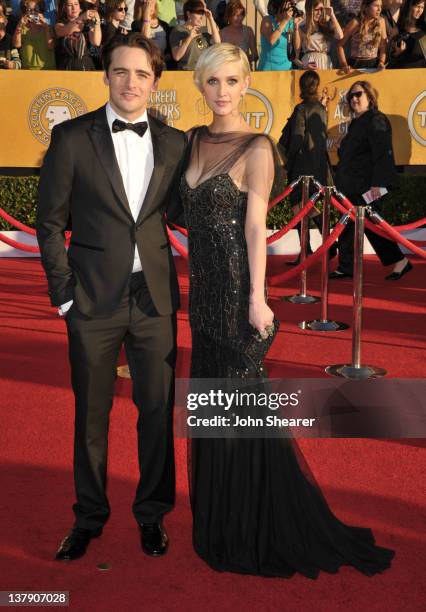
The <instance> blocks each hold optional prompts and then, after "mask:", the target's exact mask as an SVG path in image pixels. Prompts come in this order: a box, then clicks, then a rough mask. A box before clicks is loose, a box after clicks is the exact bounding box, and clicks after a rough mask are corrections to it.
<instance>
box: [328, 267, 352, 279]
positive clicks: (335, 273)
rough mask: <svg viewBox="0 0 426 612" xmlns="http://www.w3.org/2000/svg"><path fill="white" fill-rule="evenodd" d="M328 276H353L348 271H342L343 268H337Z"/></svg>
mask: <svg viewBox="0 0 426 612" xmlns="http://www.w3.org/2000/svg"><path fill="white" fill-rule="evenodd" d="M328 278H353V275H352V274H348V273H347V272H342V270H339V269H337V270H335V271H334V272H331V274H329V276H328Z"/></svg>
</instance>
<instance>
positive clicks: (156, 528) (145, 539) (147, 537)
mask: <svg viewBox="0 0 426 612" xmlns="http://www.w3.org/2000/svg"><path fill="white" fill-rule="evenodd" d="M139 527H140V530H141V545H142V550H143V551H144V553H146V554H147V555H150V556H151V557H159V556H161V555H164V554H165V553H166V551H167V547H168V544H169V538H168V537H167V533H166V532H165V530H164V528H163V526H162V525H161V523H141V524H140V525H139Z"/></svg>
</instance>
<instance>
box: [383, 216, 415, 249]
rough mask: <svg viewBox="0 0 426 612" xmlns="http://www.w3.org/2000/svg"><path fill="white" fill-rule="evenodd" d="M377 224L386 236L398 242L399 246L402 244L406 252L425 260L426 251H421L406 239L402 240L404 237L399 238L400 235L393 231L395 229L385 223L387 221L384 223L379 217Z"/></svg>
mask: <svg viewBox="0 0 426 612" xmlns="http://www.w3.org/2000/svg"><path fill="white" fill-rule="evenodd" d="M379 224H380V226H381V227H383V228H384V230H385V232H386V233H387V234H388V236H391V238H393V239H394V240H396V242H399V243H400V244H403V245H404V246H405V247H406V248H407V249H408V250H410V251H411V252H412V253H415V254H416V255H418V256H419V257H421V258H422V259H426V251H423V249H421V248H420V247H418V246H417V245H415V244H413V243H412V242H411V240H408V239H407V238H404V236H401V234H399V233H398V232H397V231H396V230H395V228H393V227H392V225H389V223H387V221H385V220H384V219H382V218H381V217H380V221H379Z"/></svg>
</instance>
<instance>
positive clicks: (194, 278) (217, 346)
mask: <svg viewBox="0 0 426 612" xmlns="http://www.w3.org/2000/svg"><path fill="white" fill-rule="evenodd" d="M181 192H182V195H183V200H184V202H185V217H186V220H187V223H188V229H189V231H188V247H189V252H190V253H191V257H190V260H189V269H190V282H191V290H190V297H189V317H190V324H191V330H192V335H193V343H195V344H196V345H201V346H199V349H198V350H197V348H195V354H197V353H198V351H199V350H200V351H202V353H203V358H202V359H192V362H191V377H192V378H210V377H212V376H216V377H219V378H225V377H227V376H231V375H233V372H234V369H233V366H234V365H235V364H233V363H232V362H231V363H230V362H229V354H228V359H224V358H223V356H222V354H221V346H222V342H223V341H224V340H225V339H226V340H229V339H232V338H238V337H239V336H241V335H242V334H243V333H244V329H245V328H246V327H247V323H248V295H249V290H250V275H249V268H248V261H247V246H246V242H245V238H244V224H245V217H246V209H247V192H242V191H240V190H239V189H238V187H237V186H236V185H235V183H234V182H233V180H232V179H231V177H230V175H229V174H220V175H218V176H214V177H211V178H209V179H206V180H205V181H203V182H202V183H201V184H199V185H198V186H197V187H196V188H194V189H191V188H190V187H189V185H188V183H187V181H186V178H185V177H183V179H182V185H181ZM203 345H204V349H203ZM193 350H194V347H193ZM225 350H226V351H227V352H228V353H229V344H228V343H227V346H226V347H225Z"/></svg>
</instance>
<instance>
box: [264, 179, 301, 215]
mask: <svg viewBox="0 0 426 612" xmlns="http://www.w3.org/2000/svg"><path fill="white" fill-rule="evenodd" d="M301 180H302V177H301V176H299V178H298V179H296V180H295V181H293V182H292V183H290V185H287V187H286V188H285V189H284V191H283V192H282V193H280V195H277V196H276V197H275V198H274V199H273V200H271V201H270V202H269V204H268V210H271V208H273V207H274V206H275V205H276V204H278V203H279V202H281V200H284V198H286V197H287V196H289V195H290V193H291V192H292V191H293V189H294V188H295V187H296V185H297V184H298V183H300V181H301Z"/></svg>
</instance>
